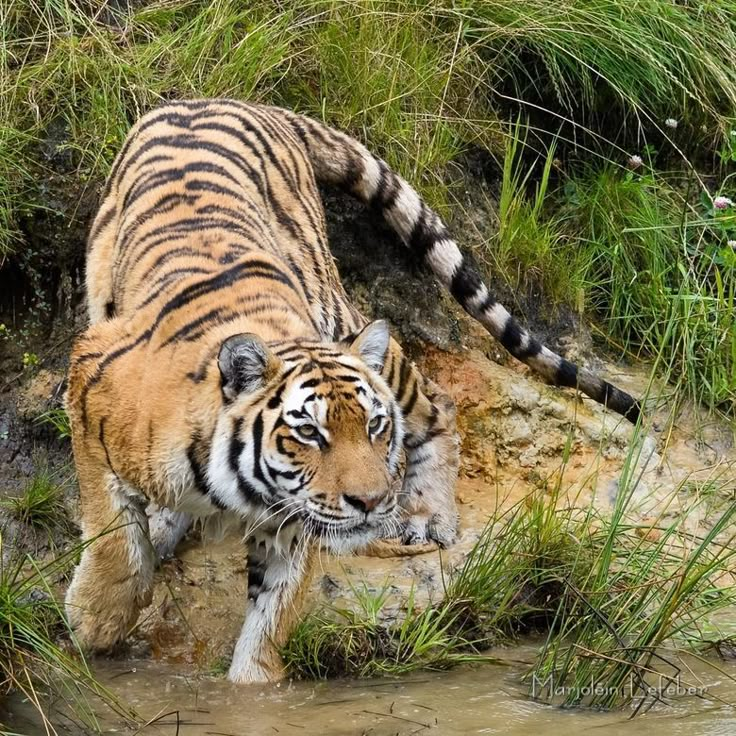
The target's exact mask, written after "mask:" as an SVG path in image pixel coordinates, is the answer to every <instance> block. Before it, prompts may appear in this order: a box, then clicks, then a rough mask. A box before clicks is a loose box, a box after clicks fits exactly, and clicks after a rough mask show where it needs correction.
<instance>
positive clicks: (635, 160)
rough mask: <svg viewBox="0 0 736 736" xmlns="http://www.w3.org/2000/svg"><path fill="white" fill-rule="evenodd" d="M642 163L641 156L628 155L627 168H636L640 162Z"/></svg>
mask: <svg viewBox="0 0 736 736" xmlns="http://www.w3.org/2000/svg"><path fill="white" fill-rule="evenodd" d="M643 163H644V160H643V159H642V157H641V156H630V157H629V168H630V169H638V168H639V167H640V166H641V165H642V164H643Z"/></svg>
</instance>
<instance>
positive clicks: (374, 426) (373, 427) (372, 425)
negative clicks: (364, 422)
mask: <svg viewBox="0 0 736 736" xmlns="http://www.w3.org/2000/svg"><path fill="white" fill-rule="evenodd" d="M381 420H382V417H373V419H371V420H370V422H368V429H369V430H370V431H371V432H377V431H378V428H379V427H380V426H381Z"/></svg>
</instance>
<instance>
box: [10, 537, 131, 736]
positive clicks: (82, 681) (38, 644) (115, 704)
mask: <svg viewBox="0 0 736 736" xmlns="http://www.w3.org/2000/svg"><path fill="white" fill-rule="evenodd" d="M78 554H79V549H78V548H75V549H72V550H69V551H68V552H66V553H64V554H63V555H61V556H59V557H57V558H56V559H54V560H52V561H51V562H48V563H45V564H38V563H36V562H35V561H34V560H32V559H31V558H30V557H22V556H20V555H18V554H16V553H13V552H12V551H10V552H8V550H7V549H4V548H3V539H2V534H0V561H2V562H0V697H3V696H4V695H6V694H7V693H8V692H10V691H15V692H17V693H21V694H22V695H23V696H24V697H25V698H26V699H27V700H28V701H29V702H30V703H31V704H32V705H33V706H34V708H35V709H36V710H37V711H38V714H39V717H40V719H41V722H42V724H43V727H44V730H45V732H46V733H49V734H56V733H57V730H56V729H55V727H54V726H55V725H58V722H57V723H56V724H55V723H54V721H55V720H56V719H55V718H53V717H52V715H51V712H50V708H51V706H52V705H53V707H55V708H59V707H60V706H63V707H61V710H63V711H64V712H65V715H66V719H68V718H69V717H70V716H72V717H73V719H75V720H77V721H78V722H79V724H80V726H82V727H83V728H84V732H85V733H86V732H88V729H91V730H93V731H94V732H99V730H100V728H99V724H98V722H97V719H96V717H95V715H94V707H93V706H92V701H93V700H94V701H97V702H99V701H102V702H103V703H105V704H106V705H107V706H108V707H109V708H112V709H113V711H114V712H116V713H117V714H118V715H120V716H122V717H124V718H126V719H128V720H132V719H133V716H134V714H133V713H132V712H131V711H129V710H128V709H127V708H125V707H124V706H122V705H121V703H120V702H119V701H118V700H117V699H116V698H115V696H114V695H113V694H112V693H110V692H109V691H108V690H107V689H106V688H104V687H103V686H102V685H100V684H99V683H98V682H97V681H96V680H95V678H94V676H93V674H92V673H91V672H90V670H89V669H88V667H87V664H86V662H85V661H84V659H83V657H82V655H81V654H80V653H79V652H78V651H76V650H75V649H74V647H71V648H62V647H61V646H60V645H59V644H58V643H57V641H58V639H59V637H60V636H61V635H62V634H64V633H65V631H66V627H65V623H64V616H63V613H62V611H61V609H60V607H59V604H58V603H57V602H56V601H55V599H54V596H53V591H52V590H51V587H50V581H52V580H54V579H56V578H58V577H59V576H60V575H62V574H64V573H65V572H67V571H68V570H69V568H70V567H71V565H72V564H73V562H74V560H75V559H76V557H77V555H78Z"/></svg>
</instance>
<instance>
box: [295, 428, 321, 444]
mask: <svg viewBox="0 0 736 736" xmlns="http://www.w3.org/2000/svg"><path fill="white" fill-rule="evenodd" d="M296 431H297V432H298V433H299V434H300V435H301V436H302V437H304V439H307V440H311V439H314V438H315V437H316V436H317V428H316V427H314V426H313V425H311V424H300V425H299V426H298V427H297V428H296Z"/></svg>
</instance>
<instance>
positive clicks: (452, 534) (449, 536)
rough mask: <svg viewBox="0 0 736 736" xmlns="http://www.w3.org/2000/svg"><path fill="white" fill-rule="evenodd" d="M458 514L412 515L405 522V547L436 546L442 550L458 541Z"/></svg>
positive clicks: (402, 540)
mask: <svg viewBox="0 0 736 736" xmlns="http://www.w3.org/2000/svg"><path fill="white" fill-rule="evenodd" d="M457 524H458V517H457V514H455V513H453V514H440V513H437V514H412V515H411V516H410V517H409V518H408V519H407V520H406V522H405V524H404V529H403V532H402V534H401V542H402V544H405V545H411V546H413V545H426V544H433V543H434V544H436V545H437V546H438V547H440V548H441V549H444V548H446V547H451V546H452V545H453V544H455V542H456V541H457Z"/></svg>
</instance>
